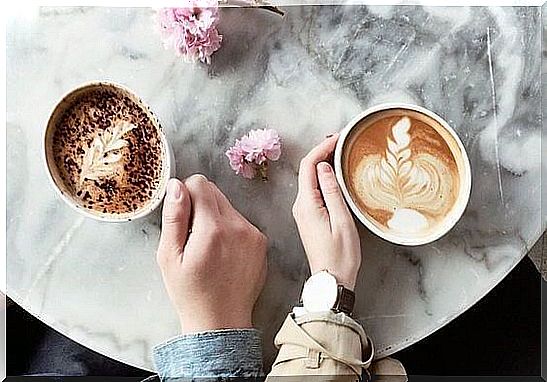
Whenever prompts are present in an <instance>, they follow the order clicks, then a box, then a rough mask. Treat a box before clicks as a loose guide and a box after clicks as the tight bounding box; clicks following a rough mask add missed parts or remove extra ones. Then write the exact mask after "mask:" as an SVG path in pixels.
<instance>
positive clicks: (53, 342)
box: [7, 257, 542, 377]
mask: <svg viewBox="0 0 547 382" xmlns="http://www.w3.org/2000/svg"><path fill="white" fill-rule="evenodd" d="M541 283H542V281H541V278H540V276H539V273H538V272H537V270H536V269H535V268H534V265H533V264H532V262H531V260H530V259H529V258H528V257H526V258H525V259H524V260H523V261H522V262H521V263H520V264H519V265H518V266H517V267H516V268H515V270H513V272H511V274H510V275H509V276H508V277H507V278H506V279H505V280H504V281H503V282H502V283H500V284H499V285H498V286H497V287H496V288H495V289H494V290H493V291H492V292H491V293H490V294H488V296H487V297H485V298H484V299H483V300H481V301H480V302H479V303H477V304H476V305H475V306H474V307H473V308H471V309H470V310H469V311H467V312H466V313H465V314H463V315H462V316H460V317H459V318H457V319H456V320H454V321H453V322H451V323H450V324H449V325H447V326H446V327H444V328H443V329H441V330H439V331H437V332H436V333H434V334H433V335H431V336H429V337H428V338H426V339H424V340H422V341H420V342H419V343H417V344H415V345H413V346H411V347H410V348H408V349H406V350H404V351H401V352H399V353H397V354H396V355H395V357H396V358H398V359H399V360H401V361H402V362H403V364H404V365H405V367H406V368H407V371H408V373H409V374H413V375H443V376H444V375H491V376H492V375H500V376H501V375H512V376H538V375H540V371H541V370H540V369H541V352H540V346H541ZM7 327H8V331H7V349H8V355H7V374H8V375H11V376H16V375H24V374H35V373H56V374H61V375H90V376H126V377H145V376H148V375H149V374H148V373H147V372H146V371H143V370H139V369H135V368H132V367H128V366H127V365H124V364H121V363H119V362H116V361H114V360H111V359H109V358H106V357H103V356H101V355H99V354H97V353H95V352H93V351H90V350H88V349H86V348H84V347H82V346H80V345H78V344H77V343H75V342H73V341H71V340H69V339H67V338H66V337H64V336H62V335H61V334H59V333H57V332H55V331H54V330H52V329H50V328H49V327H47V326H46V325H44V324H42V323H41V322H40V321H38V320H36V319H34V318H33V317H32V316H30V315H29V314H27V313H26V312H25V311H24V310H23V309H21V308H19V307H18V306H17V305H15V304H13V303H11V304H10V306H9V307H8V310H7Z"/></svg>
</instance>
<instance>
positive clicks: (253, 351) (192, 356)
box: [153, 329, 262, 381]
mask: <svg viewBox="0 0 547 382" xmlns="http://www.w3.org/2000/svg"><path fill="white" fill-rule="evenodd" d="M153 356H154V363H155V365H156V370H157V371H158V374H159V376H160V378H161V380H162V381H173V380H193V379H201V378H204V379H208V378H215V379H217V378H220V377H246V378H252V377H261V376H262V339H261V335H260V332H259V331H258V330H256V329H226V330H213V331H208V332H202V333H195V334H186V335H181V336H179V337H175V338H173V339H171V340H169V341H167V342H165V343H163V344H161V345H158V346H156V347H155V348H154V350H153Z"/></svg>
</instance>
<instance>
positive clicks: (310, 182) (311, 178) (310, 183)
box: [298, 133, 339, 198]
mask: <svg viewBox="0 0 547 382" xmlns="http://www.w3.org/2000/svg"><path fill="white" fill-rule="evenodd" d="M338 135H339V134H338V133H336V134H334V135H333V136H331V137H329V138H327V139H325V140H324V141H323V142H321V143H320V144H319V145H317V146H316V147H314V148H313V149H312V150H311V151H310V152H309V153H308V155H306V156H305V157H304V159H302V161H301V162H300V170H299V174H298V193H299V194H302V196H303V197H304V198H309V197H311V194H312V193H313V190H316V189H318V183H317V168H316V166H317V163H319V162H321V161H325V160H327V159H328V158H329V156H330V155H331V154H332V152H333V151H334V148H335V147H336V142H337V141H338Z"/></svg>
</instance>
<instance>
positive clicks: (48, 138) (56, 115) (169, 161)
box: [43, 81, 175, 222]
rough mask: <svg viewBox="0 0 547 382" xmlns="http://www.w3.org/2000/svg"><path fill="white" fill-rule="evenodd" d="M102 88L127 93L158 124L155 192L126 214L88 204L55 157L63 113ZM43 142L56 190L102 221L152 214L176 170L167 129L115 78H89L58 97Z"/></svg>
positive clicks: (73, 207)
mask: <svg viewBox="0 0 547 382" xmlns="http://www.w3.org/2000/svg"><path fill="white" fill-rule="evenodd" d="M101 89H109V90H113V91H115V92H117V93H119V94H120V95H122V96H125V97H128V98H129V99H130V100H131V101H132V102H134V104H136V105H137V106H138V107H140V108H141V109H142V111H143V112H144V113H145V114H146V117H147V118H148V119H149V121H150V123H151V124H152V125H153V126H154V127H155V130H156V132H157V134H158V137H159V138H160V140H161V147H162V155H161V163H162V171H161V175H160V177H159V178H158V186H157V187H156V188H155V193H154V194H153V195H152V196H151V197H150V199H149V200H147V201H146V202H145V203H144V204H143V206H142V207H140V208H138V209H136V210H135V211H132V212H126V213H123V214H117V213H104V212H103V213H101V212H100V211H97V210H92V209H88V208H86V207H85V206H84V205H83V204H82V202H81V201H80V200H79V198H77V197H76V196H75V195H73V194H74V191H71V190H70V189H69V187H68V186H67V184H66V183H65V181H64V180H63V179H62V178H61V175H60V173H59V169H58V167H57V164H56V163H55V160H54V153H53V151H54V150H53V143H52V139H53V133H54V130H55V128H56V124H57V122H58V121H59V119H60V118H61V117H62V115H63V113H64V112H65V111H66V110H67V109H69V108H70V107H71V106H72V104H73V102H74V100H77V99H78V97H81V96H83V95H85V94H86V93H88V92H91V91H94V90H95V91H96V90H101ZM43 145H44V146H43V153H44V162H45V166H46V172H47V174H48V177H49V179H50V181H51V184H52V185H53V188H54V190H55V191H56V193H57V194H58V195H59V196H60V197H61V199H62V200H63V201H64V202H66V204H68V206H70V207H71V208H72V209H74V210H75V211H77V212H78V213H80V214H82V215H84V216H86V217H89V218H92V219H95V220H99V221H104V222H127V221H132V220H134V219H138V218H142V217H145V216H147V215H149V214H150V213H151V212H153V211H154V210H156V209H157V208H158V207H159V206H160V205H161V203H162V201H163V198H164V196H165V193H166V190H167V182H168V181H169V178H170V177H172V176H174V174H175V160H174V155H173V150H172V148H171V147H170V145H169V142H168V141H167V138H166V136H165V133H164V132H163V130H162V127H161V125H160V123H159V121H158V119H157V118H156V116H155V115H154V114H153V113H152V111H151V110H150V108H149V107H148V106H147V105H146V104H145V103H144V102H143V101H142V100H141V99H140V98H139V97H138V96H137V95H135V93H134V92H132V91H131V90H129V89H128V88H126V87H125V86H123V85H120V84H117V83H114V82H106V81H94V82H88V83H85V84H82V85H80V86H78V87H77V88H75V89H73V90H71V91H70V92H68V93H67V94H65V95H64V96H63V97H62V99H61V100H60V101H59V103H57V105H56V106H55V108H54V109H53V112H52V113H51V115H50V117H49V120H48V123H47V126H46V129H45V133H44V139H43Z"/></svg>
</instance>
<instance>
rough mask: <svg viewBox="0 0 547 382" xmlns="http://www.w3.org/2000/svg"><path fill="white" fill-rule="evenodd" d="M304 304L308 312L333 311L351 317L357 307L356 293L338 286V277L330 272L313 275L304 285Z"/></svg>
mask: <svg viewBox="0 0 547 382" xmlns="http://www.w3.org/2000/svg"><path fill="white" fill-rule="evenodd" d="M302 304H303V305H304V309H306V311H308V312H326V311H329V310H332V311H334V312H336V313H339V312H342V313H345V314H347V315H349V316H351V314H352V313H353V306H354V305H355V293H354V292H353V291H351V290H349V289H347V288H345V287H344V286H343V285H338V281H337V280H336V277H334V276H333V275H332V274H330V273H329V272H328V271H321V272H318V273H316V274H314V275H312V276H311V277H310V278H309V279H308V281H306V283H305V284H304V289H303V290H302Z"/></svg>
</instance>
